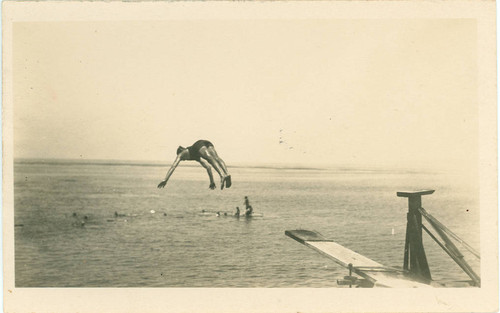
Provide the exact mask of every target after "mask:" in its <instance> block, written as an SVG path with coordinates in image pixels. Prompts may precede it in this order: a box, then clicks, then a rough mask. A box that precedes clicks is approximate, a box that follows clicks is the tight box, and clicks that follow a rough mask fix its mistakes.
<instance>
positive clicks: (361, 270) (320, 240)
mask: <svg viewBox="0 0 500 313" xmlns="http://www.w3.org/2000/svg"><path fill="white" fill-rule="evenodd" d="M285 234H286V235H287V236H289V237H290V238H292V239H295V240H296V241H298V242H300V243H302V244H304V245H305V246H307V247H309V248H312V249H314V250H316V251H318V252H319V253H321V254H323V255H325V256H327V257H329V258H330V259H332V260H333V261H335V262H336V263H337V264H339V265H340V266H342V267H345V268H349V264H352V271H353V272H354V273H356V274H357V275H359V276H361V277H363V278H366V279H368V280H370V281H371V282H373V283H374V286H376V287H389V288H429V287H431V286H430V285H427V284H423V283H420V282H417V281H414V280H412V279H411V278H409V277H406V276H404V275H403V274H402V273H400V272H397V271H396V270H394V271H391V270H390V269H388V268H387V267H384V266H383V265H382V264H380V263H378V262H376V261H374V260H372V259H370V258H367V257H365V256H363V255H361V254H359V253H357V252H354V251H352V250H350V249H348V248H346V247H344V246H342V245H340V244H338V243H336V242H334V241H332V240H328V239H326V238H325V237H324V236H322V235H321V234H320V233H318V232H315V231H310V230H303V229H299V230H287V231H285Z"/></svg>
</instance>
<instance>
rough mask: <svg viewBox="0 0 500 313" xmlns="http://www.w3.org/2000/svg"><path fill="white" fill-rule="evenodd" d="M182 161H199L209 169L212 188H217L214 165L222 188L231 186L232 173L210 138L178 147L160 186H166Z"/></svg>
mask: <svg viewBox="0 0 500 313" xmlns="http://www.w3.org/2000/svg"><path fill="white" fill-rule="evenodd" d="M180 161H198V162H199V163H200V164H201V165H202V166H203V167H204V168H205V169H206V170H207V173H208V177H209V178H210V186H209V188H210V189H212V190H213V189H215V182H214V177H213V175H212V167H213V168H214V169H215V170H216V171H217V173H219V176H220V189H224V187H226V188H229V187H231V175H229V172H228V171H227V168H226V163H224V161H223V160H222V159H221V158H220V157H219V156H218V155H217V151H215V148H214V145H213V144H212V143H211V142H210V141H208V140H198V141H197V142H195V143H194V144H193V145H192V146H190V147H187V148H184V147H182V146H179V147H178V148H177V157H176V158H175V161H174V163H173V164H172V166H171V167H170V169H169V170H168V172H167V175H166V176H165V179H164V180H163V181H162V182H161V183H159V184H158V188H163V187H165V185H166V184H167V181H168V179H169V178H170V176H171V175H172V174H173V172H174V170H175V169H176V168H177V165H179V162H180Z"/></svg>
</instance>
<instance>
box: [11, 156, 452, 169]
mask: <svg viewBox="0 0 500 313" xmlns="http://www.w3.org/2000/svg"><path fill="white" fill-rule="evenodd" d="M14 163H15V164H53V165H64V164H71V165H77V164H80V165H110V166H113V165H115V166H151V167H170V166H171V164H172V163H171V162H168V161H158V160H114V159H84V158H82V159H59V158H14ZM180 166H183V167H184V166H185V167H198V166H200V165H199V164H197V163H196V162H182V163H181V165H180ZM229 167H233V168H262V169H277V170H279V169H282V170H318V171H322V170H335V171H390V170H399V171H409V172H417V171H418V172H420V171H424V172H446V171H448V170H450V169H447V168H435V167H417V166H415V167H402V166H398V165H395V166H390V167H388V166H374V165H367V166H361V165H354V164H337V165H336V164H311V165H305V164H289V163H239V162H236V163H232V164H230V165H229Z"/></svg>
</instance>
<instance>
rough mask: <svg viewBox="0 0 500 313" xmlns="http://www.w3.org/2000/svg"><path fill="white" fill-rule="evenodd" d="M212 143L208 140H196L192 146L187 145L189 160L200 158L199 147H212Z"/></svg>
mask: <svg viewBox="0 0 500 313" xmlns="http://www.w3.org/2000/svg"><path fill="white" fill-rule="evenodd" d="M213 146H214V145H213V144H212V143H211V142H210V141H208V140H198V141H197V142H195V143H194V144H193V145H192V146H190V147H187V149H188V150H189V160H193V161H199V160H200V158H201V155H200V149H201V148H202V147H207V148H209V147H213Z"/></svg>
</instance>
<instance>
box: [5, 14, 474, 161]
mask: <svg viewBox="0 0 500 313" xmlns="http://www.w3.org/2000/svg"><path fill="white" fill-rule="evenodd" d="M13 38H14V40H13V53H14V54H13V56H14V59H13V60H14V67H13V69H14V156H15V157H40V158H85V159H128V160H164V161H168V162H171V161H173V159H174V157H175V150H176V148H177V146H178V145H183V146H188V145H190V144H192V143H194V142H195V141H196V140H197V139H208V140H210V141H212V142H213V143H214V144H215V147H216V149H217V150H218V151H219V154H220V155H221V156H222V157H223V159H224V160H225V161H226V163H228V164H232V163H250V162H251V163H300V164H304V165H308V164H310V165H312V164H320V163H321V164H332V165H344V164H353V165H367V166H371V165H380V166H391V165H395V166H413V165H417V166H421V165H436V166H441V165H454V166H463V165H466V166H467V165H471V164H476V162H477V152H478V147H477V144H478V138H477V137H478V130H477V127H478V119H477V116H478V115H477V106H478V103H477V64H476V63H477V55H476V50H477V42H476V41H477V35H476V25H475V22H474V20H467V19H449V20H446V19H440V20H431V19H428V20H423V19H414V20H411V19H403V20H398V19H390V20H377V19H371V20H348V19H345V20H343V19H334V20H321V19H319V20H298V19H297V20H219V21H214V20H185V21H182V20H179V21H143V22H41V23H16V24H15V25H14V36H13Z"/></svg>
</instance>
